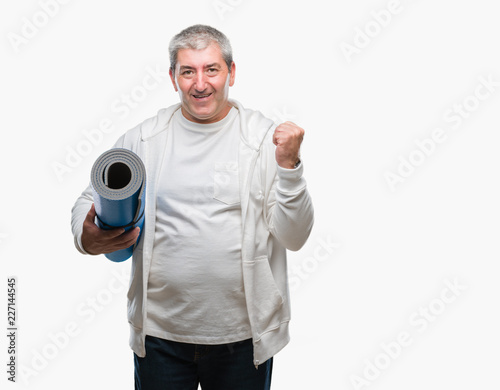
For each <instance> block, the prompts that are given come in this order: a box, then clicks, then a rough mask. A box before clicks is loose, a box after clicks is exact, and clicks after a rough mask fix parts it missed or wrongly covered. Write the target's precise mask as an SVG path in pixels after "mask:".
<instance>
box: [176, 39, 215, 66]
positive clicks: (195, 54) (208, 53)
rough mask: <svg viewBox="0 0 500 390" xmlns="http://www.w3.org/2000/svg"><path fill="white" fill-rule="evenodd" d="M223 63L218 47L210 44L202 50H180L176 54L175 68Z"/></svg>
mask: <svg viewBox="0 0 500 390" xmlns="http://www.w3.org/2000/svg"><path fill="white" fill-rule="evenodd" d="M223 63H224V58H223V57H222V52H221V50H220V47H219V45H217V44H211V45H208V46H207V47H206V48H204V49H200V50H197V49H180V50H179V51H178V52H177V67H180V66H190V67H199V66H204V65H207V64H219V65H222V64H223Z"/></svg>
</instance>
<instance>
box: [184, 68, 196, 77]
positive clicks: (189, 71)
mask: <svg viewBox="0 0 500 390" xmlns="http://www.w3.org/2000/svg"><path fill="white" fill-rule="evenodd" d="M193 74H194V72H193V71H192V70H189V69H186V70H183V71H182V72H181V75H183V76H192V75H193Z"/></svg>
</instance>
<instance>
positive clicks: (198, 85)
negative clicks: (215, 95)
mask: <svg viewBox="0 0 500 390" xmlns="http://www.w3.org/2000/svg"><path fill="white" fill-rule="evenodd" d="M194 88H195V89H196V90H197V91H198V92H203V91H204V90H205V89H207V76H206V75H205V72H197V74H196V78H195V81H194Z"/></svg>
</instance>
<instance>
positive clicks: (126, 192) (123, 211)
mask: <svg viewBox="0 0 500 390" xmlns="http://www.w3.org/2000/svg"><path fill="white" fill-rule="evenodd" d="M90 182H91V186H92V190H93V194H94V204H95V210H96V214H97V225H98V226H99V227H100V228H101V229H114V228H118V227H121V228H124V229H125V231H128V230H131V229H133V228H135V227H136V226H139V227H140V228H141V235H142V226H143V224H144V205H145V195H146V192H145V188H146V170H145V168H144V164H143V162H142V160H141V159H140V158H139V156H137V154H135V153H134V152H132V151H130V150H128V149H121V148H115V149H110V150H108V151H107V152H104V153H103V154H101V155H100V156H99V158H98V159H97V160H96V162H95V163H94V165H93V167H92V172H91V180H90ZM139 240H140V236H139V238H138V239H137V242H139ZM134 247H135V245H132V246H130V247H129V248H126V249H121V250H119V251H116V252H113V253H107V254H105V256H106V257H107V258H108V259H109V260H112V261H117V262H119V261H124V260H127V259H128V258H129V257H130V256H132V253H133V251H134Z"/></svg>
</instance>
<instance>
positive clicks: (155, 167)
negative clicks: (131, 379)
mask: <svg viewBox="0 0 500 390" xmlns="http://www.w3.org/2000/svg"><path fill="white" fill-rule="evenodd" d="M169 52H170V66H171V67H170V78H171V80H172V84H173V87H174V89H175V91H177V92H178V93H179V97H180V103H179V104H176V105H173V106H171V107H168V108H165V109H162V110H160V111H159V112H158V114H157V115H156V116H154V117H152V118H149V119H147V120H145V121H144V122H142V123H141V124H139V125H138V126H137V127H135V128H133V129H131V130H130V131H128V132H127V133H125V134H124V135H123V136H121V137H120V138H119V140H118V141H117V143H116V144H115V147H122V148H127V149H130V150H132V151H134V152H135V153H137V154H138V155H139V156H140V157H141V158H142V159H143V161H144V163H145V166H146V172H147V185H146V191H147V193H146V210H145V223H144V227H143V229H144V231H143V234H142V235H141V238H140V240H139V242H138V243H137V246H136V248H135V250H134V254H133V258H132V274H131V280H130V288H129V291H128V319H129V323H130V346H131V348H132V350H133V351H134V365H135V385H136V389H143V390H144V389H146V390H149V389H181V390H189V389H193V390H196V389H197V388H198V385H199V384H200V385H201V387H202V389H203V390H210V389H217V390H225V389H231V390H238V389H241V390H245V389H252V390H259V389H269V388H270V383H271V372H272V363H273V356H274V355H275V354H276V353H277V352H278V351H280V350H281V349H282V348H283V347H284V346H285V345H286V344H287V343H288V341H289V333H288V324H289V321H290V300H289V292H288V282H287V265H286V250H287V249H290V250H298V249H300V248H301V247H302V245H303V244H304V243H305V242H306V240H307V238H308V236H309V234H310V231H311V229H312V225H313V206H312V202H311V199H310V196H309V194H308V191H307V189H306V183H305V180H304V178H303V176H302V172H303V165H302V162H301V161H300V158H299V151H300V145H301V142H302V138H303V136H304V130H303V129H301V128H300V127H298V126H297V125H295V124H294V123H291V122H286V123H282V124H280V125H279V126H276V125H275V124H273V122H272V121H271V120H269V119H267V118H265V117H264V116H263V115H262V114H261V113H259V112H258V111H253V110H249V109H247V108H244V107H243V106H242V105H241V104H240V103H239V102H238V101H236V100H232V99H229V96H228V93H229V87H231V86H232V85H233V84H234V81H235V72H236V68H235V63H234V62H233V59H232V50H231V45H230V43H229V40H228V39H227V37H226V36H225V35H224V34H222V33H221V32H220V31H218V30H216V29H214V28H212V27H209V26H204V25H195V26H191V27H189V28H187V29H185V30H183V31H181V32H180V33H179V34H177V35H176V36H175V37H174V38H173V39H172V40H171V42H170V46H169ZM89 209H90V210H89ZM95 217H96V213H95V209H94V205H93V199H92V192H91V189H90V187H88V188H87V189H86V190H85V191H84V192H83V193H82V195H81V196H80V197H79V198H78V200H77V201H76V204H75V206H74V207H73V216H72V229H73V234H74V236H75V244H76V247H77V249H78V250H79V251H80V252H82V253H85V254H92V255H97V254H102V253H109V252H113V251H115V250H118V249H123V248H127V247H129V246H130V245H132V244H134V243H135V242H136V240H137V238H138V236H139V228H136V229H134V230H131V231H128V232H124V230H123V229H114V230H109V231H105V230H101V229H99V228H98V227H97V225H96V224H95V223H94V220H95Z"/></svg>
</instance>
